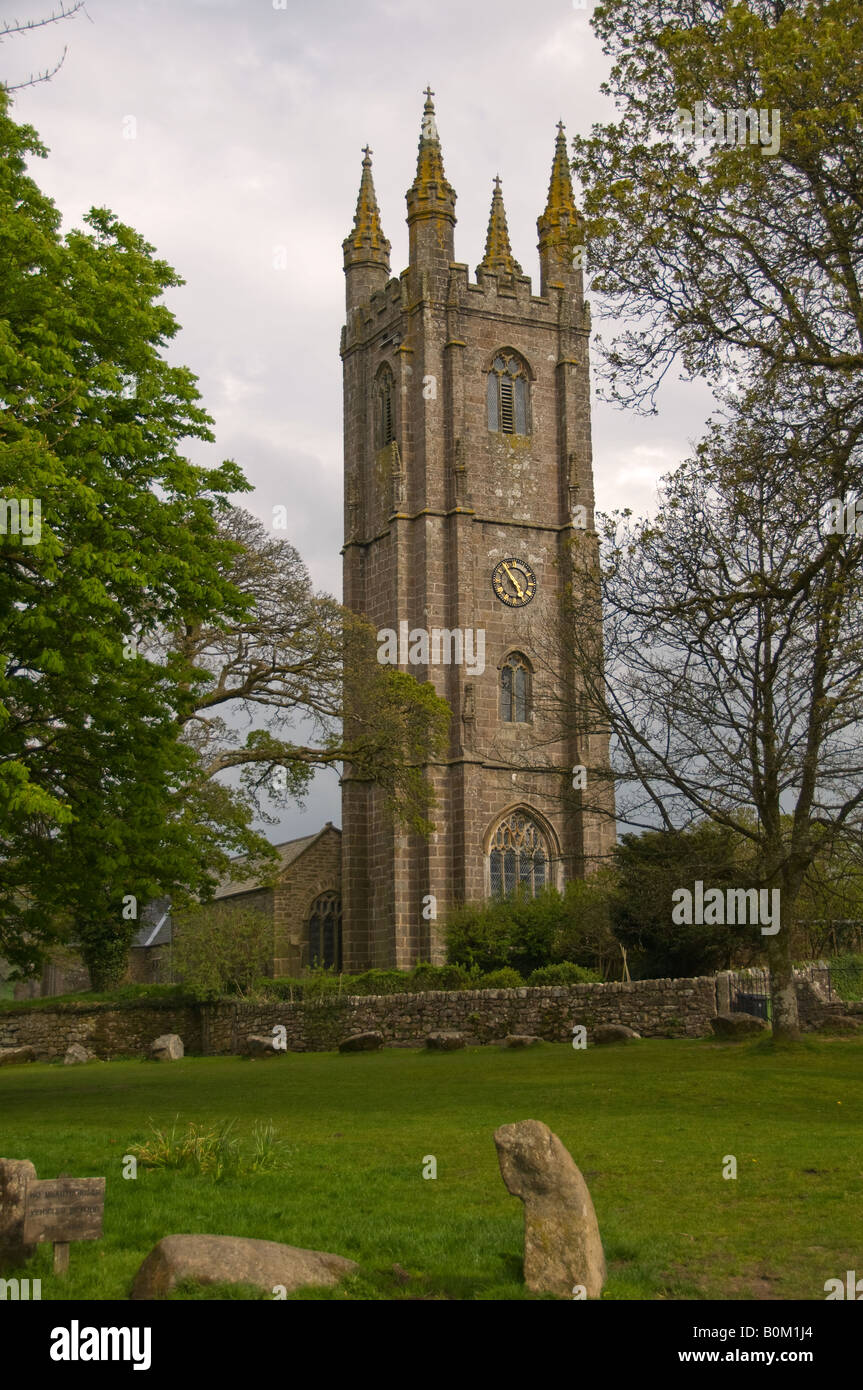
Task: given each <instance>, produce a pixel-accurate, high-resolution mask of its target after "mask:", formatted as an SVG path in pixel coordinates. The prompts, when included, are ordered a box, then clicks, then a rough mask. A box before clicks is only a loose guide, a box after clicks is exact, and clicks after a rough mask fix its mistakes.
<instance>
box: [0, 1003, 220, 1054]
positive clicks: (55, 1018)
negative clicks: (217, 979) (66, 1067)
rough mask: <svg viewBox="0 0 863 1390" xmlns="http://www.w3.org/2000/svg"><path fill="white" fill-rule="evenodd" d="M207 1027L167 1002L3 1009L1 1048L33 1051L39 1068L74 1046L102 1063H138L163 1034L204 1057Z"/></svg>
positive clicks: (192, 1008)
mask: <svg viewBox="0 0 863 1390" xmlns="http://www.w3.org/2000/svg"><path fill="white" fill-rule="evenodd" d="M204 1027H205V1024H204V1017H203V1016H202V1010H201V1008H200V1007H199V1006H196V1005H187V1006H185V1007H184V1006H181V1007H177V1005H175V1004H167V1003H165V1001H163V1000H159V1001H156V1000H154V1001H153V1002H152V1003H148V1002H147V1001H141V1000H139V1001H137V1002H136V1003H135V1004H134V1005H132V1006H128V1007H127V1006H120V1005H117V1004H90V1005H88V1006H87V1007H86V1008H82V1007H81V1006H80V1005H79V1004H58V1005H56V1006H55V1007H54V1008H52V1009H39V1008H30V1009H22V1010H21V1011H19V1012H13V1011H6V1010H3V1009H0V1047H24V1046H30V1047H32V1048H34V1049H35V1052H36V1056H37V1058H38V1060H39V1061H40V1062H50V1061H53V1060H54V1058H56V1057H62V1056H63V1055H64V1054H65V1052H66V1048H67V1047H68V1046H69V1044H70V1043H73V1042H75V1043H81V1044H82V1046H83V1047H86V1048H87V1049H88V1050H89V1051H91V1052H94V1053H95V1054H96V1056H97V1057H103V1058H110V1057H135V1056H139V1055H140V1054H141V1053H146V1052H147V1051H148V1050H149V1046H150V1043H151V1042H152V1041H153V1039H154V1038H157V1037H158V1036H159V1034H160V1033H179V1035H180V1037H181V1038H182V1039H183V1042H184V1043H185V1045H186V1047H187V1048H188V1050H189V1051H190V1052H201V1051H204V1050H205V1049H204V1046H203V1033H204Z"/></svg>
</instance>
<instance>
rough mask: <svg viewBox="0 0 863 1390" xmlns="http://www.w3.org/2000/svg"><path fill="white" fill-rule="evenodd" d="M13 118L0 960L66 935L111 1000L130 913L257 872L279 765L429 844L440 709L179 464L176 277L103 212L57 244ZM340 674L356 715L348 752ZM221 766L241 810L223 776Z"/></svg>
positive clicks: (4, 195)
mask: <svg viewBox="0 0 863 1390" xmlns="http://www.w3.org/2000/svg"><path fill="white" fill-rule="evenodd" d="M7 104H8V99H7V97H6V95H5V94H4V93H3V92H2V91H0V153H2V155H3V156H4V157H3V159H2V161H0V305H2V314H3V317H2V319H0V400H2V403H3V417H2V425H0V489H2V491H3V493H4V498H3V501H2V518H0V519H2V534H0V653H2V663H0V952H2V954H3V955H4V956H5V957H6V958H7V959H8V960H10V961H12V962H13V963H14V964H15V965H16V966H17V967H18V969H19V970H21V971H23V972H28V973H30V972H33V971H34V970H35V969H36V968H37V967H38V964H39V962H40V960H41V958H42V956H43V954H44V950H45V949H46V948H47V947H48V946H49V945H50V944H51V943H52V942H53V941H56V940H58V939H60V938H68V937H69V935H70V934H73V935H74V937H75V939H76V940H77V941H78V943H79V944H80V947H81V949H82V953H83V956H84V960H85V962H86V964H87V966H88V969H89V970H90V974H91V978H92V980H93V984H94V986H95V987H97V988H108V987H110V985H111V984H112V983H114V982H115V981H116V979H117V978H118V976H119V975H120V974H121V973H122V970H123V968H124V966H125V961H126V953H127V950H128V946H129V944H130V942H131V940H132V938H133V937H134V934H135V932H136V931H137V925H138V910H139V907H141V906H143V903H144V902H146V901H147V899H148V898H150V897H153V896H157V895H161V894H168V895H170V896H171V897H172V898H173V899H174V906H175V907H176V908H178V909H179V908H181V907H182V906H183V904H184V903H188V902H190V901H193V900H195V899H196V898H204V899H206V898H207V897H208V896H209V895H210V894H211V893H212V891H213V890H214V888H215V886H216V884H217V882H218V880H219V878H220V877H221V876H222V875H223V874H225V873H226V872H228V871H229V866H230V858H231V856H232V855H234V856H241V857H244V859H245V865H244V868H245V872H247V873H248V872H251V873H256V872H260V873H261V874H262V875H264V876H265V875H266V873H267V872H268V871H269V870H270V869H271V868H272V867H273V865H274V863H275V856H274V852H273V850H272V847H271V846H270V845H269V844H268V843H267V841H266V840H265V839H264V837H263V836H262V835H260V834H257V833H256V832H254V831H253V829H252V820H253V816H254V811H255V799H254V795H253V794H252V795H250V794H249V792H250V791H251V792H252V793H253V792H254V789H255V778H257V782H258V783H260V781H261V779H263V778H264V777H266V776H267V773H268V772H272V771H274V770H275V769H276V766H277V765H278V767H279V768H282V769H284V768H286V769H287V774H288V775H287V781H286V785H285V790H286V792H288V793H294V794H296V793H297V792H299V791H301V790H302V787H303V786H304V785H305V782H306V780H307V779H308V777H309V776H310V773H311V769H312V768H313V767H314V766H319V765H323V764H325V763H331V762H333V761H337V760H340V759H341V758H343V757H344V756H345V753H346V751H349V752H350V754H351V757H352V758H356V759H357V760H358V761H359V762H361V763H362V764H363V765H364V766H365V767H366V768H367V770H368V775H369V776H371V777H374V778H376V779H377V780H379V781H380V783H381V785H383V786H384V787H385V788H386V789H387V792H388V795H389V798H390V801H391V804H392V807H393V810H394V813H395V814H404V815H405V816H406V817H407V819H408V820H409V822H410V823H411V824H413V825H415V826H416V827H417V828H422V827H425V826H427V811H428V808H429V806H430V804H431V798H430V795H429V792H428V787H427V784H426V781H425V778H424V776H423V773H422V764H423V762H424V761H427V756H428V752H429V750H430V749H431V748H437V747H438V746H439V744H440V740H441V738H442V728H443V723H444V720H445V717H446V715H447V711H446V707H445V706H443V705H442V703H441V702H440V701H438V700H437V697H436V696H435V695H434V692H433V690H432V689H431V687H430V686H429V687H420V686H418V685H417V683H416V682H415V681H414V680H413V679H412V678H411V677H409V676H406V675H404V674H402V673H398V672H392V671H386V670H384V669H383V668H381V667H380V666H378V664H377V663H376V662H375V660H374V651H373V634H370V633H369V632H368V630H367V629H366V628H365V627H364V626H363V625H362V624H359V623H354V622H353V621H351V622H350V623H348V622H347V621H346V620H345V617H344V615H343V614H342V613H341V612H340V610H339V609H338V607H337V605H335V604H334V602H333V601H332V600H328V599H326V598H325V597H319V596H315V595H314V594H312V593H311V590H310V587H309V584H308V577H307V575H306V574H305V571H304V569H303V567H302V563H301V561H300V560H299V557H298V556H297V555H296V552H295V551H293V550H292V549H291V548H290V547H285V546H284V544H283V543H275V542H270V541H269V539H268V538H267V537H266V535H265V533H263V528H261V527H260V526H259V525H258V524H257V523H254V522H253V520H252V519H251V518H249V517H248V516H247V514H245V513H240V512H237V511H236V510H234V509H232V508H231V507H230V506H229V504H228V495H229V494H231V493H236V492H242V491H246V490H247V488H248V484H247V483H246V481H245V479H244V477H243V475H242V473H241V471H240V470H239V468H238V467H237V466H236V465H235V464H234V463H232V462H226V463H223V464H222V465H221V466H220V467H219V468H214V469H206V468H204V467H199V466H194V465H192V464H191V463H189V461H188V460H187V459H186V458H185V457H184V456H183V455H182V453H181V452H180V448H179V446H180V441H182V440H183V439H185V438H198V439H202V440H212V438H213V435H212V430H211V424H212V422H211V420H210V418H209V416H208V415H207V414H206V412H205V411H204V410H203V408H202V407H201V404H200V400H199V397H198V393H197V390H196V387H195V379H194V377H193V376H192V375H191V373H190V372H189V371H188V370H187V369H185V368H181V367H172V366H169V365H168V363H167V362H166V361H165V359H164V357H163V355H162V349H163V348H164V347H165V345H166V344H167V343H168V342H169V341H170V339H171V338H173V336H174V335H175V333H176V332H177V324H176V321H175V320H174V318H173V316H172V315H171V314H170V313H169V312H168V310H167V309H166V308H165V306H164V305H163V304H161V303H160V302H159V300H160V297H161V295H162V293H163V291H164V290H165V288H167V287H168V286H171V285H176V284H179V283H181V282H180V281H179V279H178V277H177V276H176V275H175V273H174V272H173V271H172V270H171V268H170V267H169V266H167V265H166V264H165V263H164V262H162V261H159V260H156V259H154V254H153V248H152V247H151V246H149V245H148V244H147V243H146V242H145V241H144V240H143V239H142V238H141V237H140V236H139V235H138V234H137V233H136V232H134V231H133V230H132V229H131V228H128V227H125V226H123V225H122V224H121V223H119V222H118V221H117V219H116V218H114V217H113V216H112V215H111V214H110V213H109V212H107V211H105V210H101V209H94V210H93V211H92V212H90V213H89V214H88V216H87V218H86V222H87V224H88V227H89V230H88V231H73V232H70V233H69V234H68V236H66V237H65V238H64V237H61V236H60V234H59V214H58V213H57V210H56V208H54V206H53V204H52V203H51V202H50V201H49V200H48V199H46V198H44V197H43V196H42V194H41V193H40V192H39V190H38V188H37V186H36V184H35V183H34V182H33V181H32V180H31V179H30V178H29V177H28V176H27V174H26V172H25V164H24V160H25V156H26V155H27V154H28V153H34V154H39V155H44V153H45V151H44V149H43V147H42V146H41V145H40V143H39V141H38V138H37V136H36V135H35V132H33V131H32V130H30V129H29V128H28V127H26V126H18V125H16V124H15V123H14V122H13V121H12V120H11V119H10V118H9V117H8V115H7V114H6V112H7ZM165 634H167V635H168V638H169V639H175V640H163V639H164V637H165ZM343 657H346V658H347V659H348V660H350V661H351V663H352V664H353V665H355V667H356V678H357V680H358V682H360V683H361V684H362V685H363V686H364V688H365V690H366V693H367V696H368V699H367V702H366V704H365V705H363V706H361V712H362V713H363V717H364V723H363V722H362V721H361V724H360V727H359V728H358V730H357V733H356V736H355V737H354V739H353V741H352V743H351V745H350V748H349V749H346V746H345V744H344V740H340V739H339V737H338V734H337V732H336V730H335V727H334V724H335V723H336V722H337V717H338V714H339V703H338V691H339V689H340V682H341V670H340V662H341V660H342V658H343ZM232 702H233V704H234V706H236V703H237V702H239V703H240V704H244V705H245V707H246V709H247V710H248V711H251V712H252V713H258V712H260V711H261V710H265V711H267V712H268V713H269V716H270V717H269V724H268V726H267V727H265V728H264V729H255V730H254V731H253V732H251V733H250V734H249V735H248V736H247V738H246V739H245V742H244V744H243V745H242V746H241V747H237V746H232V744H231V735H230V729H229V726H228V723H227V721H225V720H221V719H220V715H219V711H220V710H222V709H225V708H227V707H229V706H230V705H231V704H232ZM293 717H306V718H311V719H312V720H313V721H317V724H318V726H319V728H320V729H321V730H322V731H323V732H324V735H325V736H324V737H323V739H322V740H321V743H320V746H319V747H317V748H311V747H310V746H308V745H306V744H296V746H295V745H294V744H293V743H292V742H291V741H290V740H289V739H286V738H285V737H283V736H282V735H283V734H284V731H285V726H286V725H287V724H288V723H289V722H290V720H291V719H292V718H293ZM327 730H329V732H327ZM185 731H189V736H188V737H185V738H184V737H183V734H184V732H185ZM405 763H406V764H407V766H405ZM236 766H247V767H248V768H249V769H250V776H251V780H250V782H249V783H248V784H247V785H246V787H245V788H241V789H239V790H238V789H236V788H231V787H229V786H226V785H224V784H223V783H220V782H219V781H218V774H219V773H221V772H224V771H225V770H227V769H229V768H232V767H236Z"/></svg>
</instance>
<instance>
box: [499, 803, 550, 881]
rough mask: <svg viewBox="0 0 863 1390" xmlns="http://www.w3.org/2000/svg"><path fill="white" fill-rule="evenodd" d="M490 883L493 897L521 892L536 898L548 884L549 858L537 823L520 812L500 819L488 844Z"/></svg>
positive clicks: (514, 812) (546, 845) (543, 837)
mask: <svg viewBox="0 0 863 1390" xmlns="http://www.w3.org/2000/svg"><path fill="white" fill-rule="evenodd" d="M488 858H489V884H490V888H491V896H492V897H493V898H503V897H508V896H509V895H510V894H511V893H515V892H516V891H517V890H519V889H520V890H521V891H522V892H523V893H526V894H527V896H528V897H530V898H535V897H536V895H537V893H541V892H542V890H543V888H545V887H546V886H547V885H548V882H549V866H550V860H551V856H550V854H549V849H548V842H547V841H546V838H545V836H544V835H543V833H542V831H541V830H540V828H539V826H538V825H537V824H536V821H534V820H531V818H530V816H528V815H525V813H524V812H523V811H513V812H512V813H511V814H510V815H508V816H507V817H506V819H505V820H502V821H501V823H500V825H499V826H498V827H497V829H496V830H495V832H494V834H493V835H492V837H491V844H490V845H489V853H488Z"/></svg>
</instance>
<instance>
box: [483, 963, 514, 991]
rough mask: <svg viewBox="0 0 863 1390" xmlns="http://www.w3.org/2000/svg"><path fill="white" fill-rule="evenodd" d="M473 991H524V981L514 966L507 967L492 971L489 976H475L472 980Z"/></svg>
mask: <svg viewBox="0 0 863 1390" xmlns="http://www.w3.org/2000/svg"><path fill="white" fill-rule="evenodd" d="M471 988H472V989H523V988H524V979H523V978H522V976H521V975H519V973H518V971H517V970H513V968H512V966H510V965H505V966H504V967H503V968H502V969H501V970H490V971H489V972H488V974H487V975H475V976H473V978H472V980H471Z"/></svg>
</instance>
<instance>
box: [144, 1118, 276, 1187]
mask: <svg viewBox="0 0 863 1390" xmlns="http://www.w3.org/2000/svg"><path fill="white" fill-rule="evenodd" d="M177 1118H178V1119H179V1116H178V1117H177ZM235 1123H236V1122H235V1121H234V1120H223V1121H221V1123H218V1124H214V1125H211V1126H210V1127H209V1128H205V1127H204V1126H203V1125H198V1124H196V1123H195V1121H193V1120H190V1121H189V1123H188V1125H187V1127H186V1130H185V1131H184V1132H180V1133H178V1132H177V1122H176V1120H175V1122H174V1124H173V1125H172V1126H171V1128H170V1130H162V1129H157V1128H156V1127H155V1125H153V1124H152V1121H151V1133H150V1136H149V1138H148V1139H147V1140H146V1141H145V1142H144V1143H143V1144H131V1145H130V1146H129V1153H130V1154H132V1155H133V1156H134V1157H135V1158H137V1159H138V1162H139V1163H141V1164H142V1166H143V1167H144V1168H175V1169H181V1170H185V1171H187V1172H191V1173H194V1174H195V1175H197V1176H202V1177H213V1178H215V1179H216V1181H217V1182H218V1181H219V1180H221V1179H222V1178H228V1177H242V1176H243V1175H244V1174H247V1173H272V1172H278V1171H279V1170H280V1169H282V1168H285V1167H286V1166H287V1163H288V1159H289V1154H290V1150H289V1148H288V1146H287V1144H286V1143H285V1141H284V1140H283V1139H279V1137H278V1135H277V1134H276V1131H275V1129H274V1127H273V1124H272V1122H269V1123H267V1124H264V1123H263V1122H262V1121H260V1120H256V1121H255V1125H254V1128H253V1130H252V1133H251V1136H250V1139H249V1141H248V1142H247V1143H244V1142H243V1141H242V1140H241V1139H239V1138H238V1137H237V1136H236V1135H235V1134H234V1125H235Z"/></svg>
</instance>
